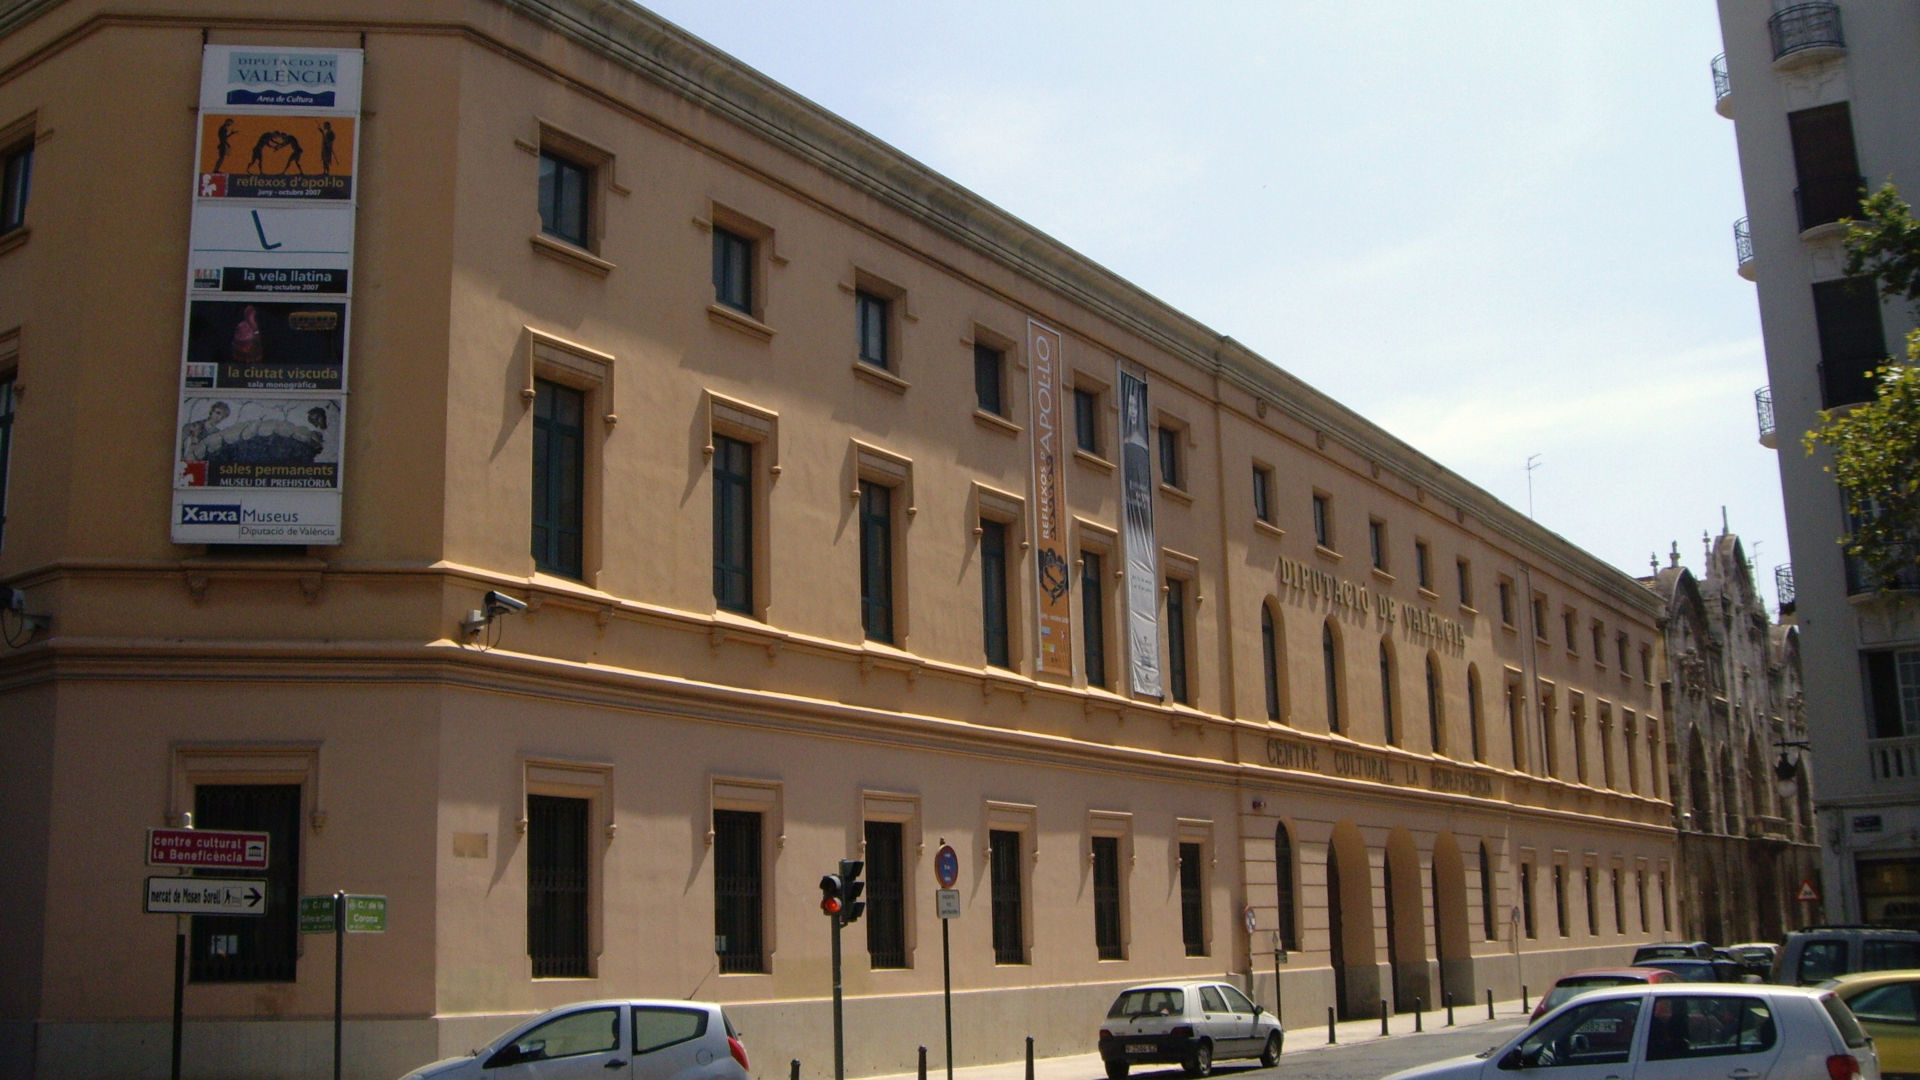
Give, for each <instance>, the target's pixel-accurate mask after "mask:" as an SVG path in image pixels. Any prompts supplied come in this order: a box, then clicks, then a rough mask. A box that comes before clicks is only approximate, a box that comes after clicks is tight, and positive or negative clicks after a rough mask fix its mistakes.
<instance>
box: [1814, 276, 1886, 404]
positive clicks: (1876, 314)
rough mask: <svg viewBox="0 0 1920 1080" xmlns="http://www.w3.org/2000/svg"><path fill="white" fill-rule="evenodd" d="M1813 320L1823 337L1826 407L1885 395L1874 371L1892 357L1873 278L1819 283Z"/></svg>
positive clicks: (1823, 397) (1822, 388) (1823, 398)
mask: <svg viewBox="0 0 1920 1080" xmlns="http://www.w3.org/2000/svg"><path fill="white" fill-rule="evenodd" d="M1813 322H1814V326H1815V329H1816V330H1817V332H1818V334H1819V338H1820V404H1821V407H1822V408H1826V409H1835V408H1839V407H1840V406H1842V405H1854V404H1858V403H1859V402H1862V401H1872V400H1873V399H1874V398H1875V397H1876V396H1878V394H1879V384H1878V382H1877V381H1876V380H1875V379H1874V376H1873V371H1874V369H1875V368H1877V367H1879V366H1880V365H1881V364H1882V363H1884V362H1885V361H1886V359H1887V338H1886V331H1885V328H1884V327H1883V326H1882V325H1881V322H1880V294H1879V292H1878V291H1877V290H1876V289H1875V288H1874V283H1873V279H1872V278H1866V277H1857V278H1840V279H1838V280H1836V281H1816V282H1814V283H1813Z"/></svg>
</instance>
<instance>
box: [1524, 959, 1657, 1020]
mask: <svg viewBox="0 0 1920 1080" xmlns="http://www.w3.org/2000/svg"><path fill="white" fill-rule="evenodd" d="M1679 981H1680V976H1678V975H1676V974H1674V973H1673V972H1671V971H1668V970H1667V969H1666V968H1656V967H1623V968H1588V969H1587V970H1585V971H1576V972H1574V973H1573V974H1571V975H1562V976H1560V981H1558V982H1556V983H1554V984H1553V988H1552V989H1551V990H1548V991H1547V992H1546V993H1544V994H1542V995H1540V1004H1538V1005H1535V1006H1534V1007H1533V1016H1532V1019H1534V1020H1538V1019H1540V1018H1541V1017H1543V1016H1545V1015H1547V1014H1548V1013H1550V1012H1552V1011H1553V1010H1555V1009H1557V1008H1559V1007H1560V1006H1562V1005H1564V1004H1566V1003H1567V1002H1569V1001H1571V1000H1573V999H1574V998H1575V997H1576V996H1578V995H1580V994H1584V993H1586V992H1587V991H1589V990H1601V989H1605V988H1606V987H1609V986H1633V985H1636V984H1638V983H1664V982H1679Z"/></svg>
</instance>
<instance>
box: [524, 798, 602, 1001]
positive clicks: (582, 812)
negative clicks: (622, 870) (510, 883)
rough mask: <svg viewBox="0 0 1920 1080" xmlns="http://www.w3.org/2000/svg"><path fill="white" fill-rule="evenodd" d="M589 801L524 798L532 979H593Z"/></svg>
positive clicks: (528, 929)
mask: <svg viewBox="0 0 1920 1080" xmlns="http://www.w3.org/2000/svg"><path fill="white" fill-rule="evenodd" d="M591 805H592V802H591V800H588V799H572V798H566V797H563V796H558V795H531V794H530V795H528V796H527V955H528V956H530V957H531V958H532V959H533V977H534V978H536V979H582V978H586V977H587V976H589V975H591V974H592V972H591V970H589V967H588V956H587V926H588V924H587V901H588V897H589V886H590V885H591V883H592V879H591V877H590V869H589V867H588V861H587V860H588V852H587V820H588V809H589V807H590V806H591Z"/></svg>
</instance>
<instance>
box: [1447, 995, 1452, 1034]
mask: <svg viewBox="0 0 1920 1080" xmlns="http://www.w3.org/2000/svg"><path fill="white" fill-rule="evenodd" d="M1447 1026H1448V1027H1452V1026H1453V991H1451V990H1449V991H1447Z"/></svg>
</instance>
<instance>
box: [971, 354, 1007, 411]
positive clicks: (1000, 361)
mask: <svg viewBox="0 0 1920 1080" xmlns="http://www.w3.org/2000/svg"><path fill="white" fill-rule="evenodd" d="M1006 359H1007V354H1006V353H1004V352H1001V351H1000V350H999V349H996V348H994V347H993V346H991V345H982V344H980V343H979V342H977V341H976V342H974V343H973V404H974V407H975V408H977V409H979V410H980V411H981V412H986V413H992V414H993V415H995V416H1005V415H1007V407H1006V402H1005V401H1003V400H1002V398H1003V395H1002V394H1001V385H1000V384H1001V382H1002V375H1003V373H1004V372H1005V370H1006Z"/></svg>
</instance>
